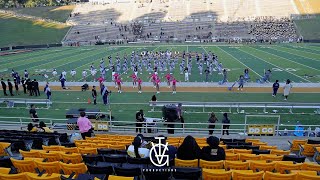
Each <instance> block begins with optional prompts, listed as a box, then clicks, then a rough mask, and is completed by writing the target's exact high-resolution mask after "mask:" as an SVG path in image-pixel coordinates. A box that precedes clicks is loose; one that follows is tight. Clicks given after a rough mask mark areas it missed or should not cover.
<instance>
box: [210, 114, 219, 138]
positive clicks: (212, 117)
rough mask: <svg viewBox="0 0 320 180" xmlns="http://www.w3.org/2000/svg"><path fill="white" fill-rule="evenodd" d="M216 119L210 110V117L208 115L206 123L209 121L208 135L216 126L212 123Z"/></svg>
mask: <svg viewBox="0 0 320 180" xmlns="http://www.w3.org/2000/svg"><path fill="white" fill-rule="evenodd" d="M217 121H218V119H217V117H216V115H215V114H214V113H213V112H212V113H211V114H210V117H209V120H208V123H209V126H208V128H209V135H212V134H213V130H214V128H215V127H216V125H214V123H216V122H217Z"/></svg>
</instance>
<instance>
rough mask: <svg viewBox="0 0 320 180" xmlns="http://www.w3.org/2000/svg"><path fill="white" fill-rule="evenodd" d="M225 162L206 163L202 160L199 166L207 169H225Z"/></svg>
mask: <svg viewBox="0 0 320 180" xmlns="http://www.w3.org/2000/svg"><path fill="white" fill-rule="evenodd" d="M223 164H224V161H205V160H202V159H200V161H199V166H200V167H201V168H206V169H223Z"/></svg>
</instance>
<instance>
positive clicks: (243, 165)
mask: <svg viewBox="0 0 320 180" xmlns="http://www.w3.org/2000/svg"><path fill="white" fill-rule="evenodd" d="M224 168H225V169H226V170H248V168H249V162H242V161H228V160H226V161H225V162H224Z"/></svg>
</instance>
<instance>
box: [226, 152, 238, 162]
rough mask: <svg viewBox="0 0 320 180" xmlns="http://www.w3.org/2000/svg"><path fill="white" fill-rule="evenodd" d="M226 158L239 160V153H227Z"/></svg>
mask: <svg viewBox="0 0 320 180" xmlns="http://www.w3.org/2000/svg"><path fill="white" fill-rule="evenodd" d="M226 160H230V161H238V160H239V155H238V154H233V153H226Z"/></svg>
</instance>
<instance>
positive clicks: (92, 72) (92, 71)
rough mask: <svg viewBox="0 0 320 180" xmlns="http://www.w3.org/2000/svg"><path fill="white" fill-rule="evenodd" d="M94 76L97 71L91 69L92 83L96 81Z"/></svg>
mask: <svg viewBox="0 0 320 180" xmlns="http://www.w3.org/2000/svg"><path fill="white" fill-rule="evenodd" d="M96 74H97V70H96V69H95V68H93V69H92V70H91V76H92V80H93V82H95V81H96Z"/></svg>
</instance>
